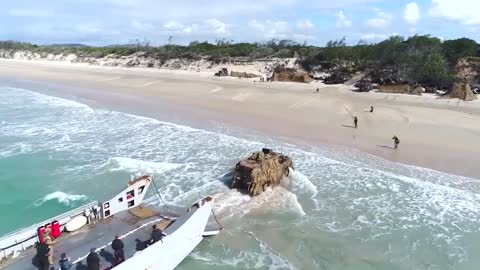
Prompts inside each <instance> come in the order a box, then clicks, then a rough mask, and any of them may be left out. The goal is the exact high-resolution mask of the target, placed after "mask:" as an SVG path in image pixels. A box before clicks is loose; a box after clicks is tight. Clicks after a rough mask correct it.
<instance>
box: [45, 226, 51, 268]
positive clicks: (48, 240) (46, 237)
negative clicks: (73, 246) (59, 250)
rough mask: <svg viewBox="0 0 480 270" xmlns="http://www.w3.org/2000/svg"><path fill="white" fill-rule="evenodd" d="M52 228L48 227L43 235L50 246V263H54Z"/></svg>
mask: <svg viewBox="0 0 480 270" xmlns="http://www.w3.org/2000/svg"><path fill="white" fill-rule="evenodd" d="M50 232H51V229H50V228H46V229H45V233H44V235H43V241H45V244H46V245H47V246H48V249H49V251H48V263H49V264H50V265H53V244H54V242H53V238H52V237H51V236H50Z"/></svg>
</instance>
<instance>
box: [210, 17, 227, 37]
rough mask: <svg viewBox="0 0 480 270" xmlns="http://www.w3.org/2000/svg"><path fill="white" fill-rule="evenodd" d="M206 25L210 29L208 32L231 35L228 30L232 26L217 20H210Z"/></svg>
mask: <svg viewBox="0 0 480 270" xmlns="http://www.w3.org/2000/svg"><path fill="white" fill-rule="evenodd" d="M205 25H206V26H207V27H208V28H209V29H207V31H213V32H215V33H216V34H220V35H226V36H228V35H230V31H229V30H228V28H229V27H230V26H229V25H227V24H226V23H224V22H221V21H219V20H217V19H208V20H206V21H205Z"/></svg>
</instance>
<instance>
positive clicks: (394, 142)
mask: <svg viewBox="0 0 480 270" xmlns="http://www.w3.org/2000/svg"><path fill="white" fill-rule="evenodd" d="M370 112H371V113H373V106H370ZM353 126H354V127H355V128H358V117H356V116H354V117H353ZM392 140H393V146H394V149H398V145H399V144H400V139H398V137H397V136H395V135H394V136H393V138H392Z"/></svg>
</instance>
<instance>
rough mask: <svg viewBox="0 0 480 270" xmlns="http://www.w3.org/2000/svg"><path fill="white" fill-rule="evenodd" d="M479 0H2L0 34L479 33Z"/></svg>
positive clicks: (50, 37)
mask: <svg viewBox="0 0 480 270" xmlns="http://www.w3.org/2000/svg"><path fill="white" fill-rule="evenodd" d="M478 12H480V0H417V1H393V0H239V1H228V0H169V1H166V0H75V1H73V0H16V1H7V2H5V3H2V9H1V10H0V40H21V41H28V42H33V43H40V44H51V43H84V44H90V45H108V44H119V43H127V42H131V41H132V40H134V39H144V38H146V39H148V40H150V41H151V42H152V43H153V44H163V43H166V42H167V41H168V39H169V37H170V36H172V37H173V41H174V42H175V43H181V44H187V43H188V42H190V41H192V40H200V41H205V40H209V41H214V40H217V39H227V40H234V41H266V40H269V39H272V38H277V39H293V40H295V41H298V42H304V41H306V42H307V43H309V44H316V45H324V44H325V43H326V42H327V41H328V40H331V39H337V38H341V37H346V38H347V40H348V42H349V43H352V44H353V43H357V42H358V41H359V40H361V39H363V40H366V41H367V42H377V41H379V40H382V39H384V38H386V37H388V36H391V35H397V34H398V35H403V36H410V35H413V34H431V35H433V36H437V37H440V38H443V39H451V38H458V37H469V38H472V39H475V40H477V41H480V15H477V13H478Z"/></svg>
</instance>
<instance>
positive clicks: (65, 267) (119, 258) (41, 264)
mask: <svg viewBox="0 0 480 270" xmlns="http://www.w3.org/2000/svg"><path fill="white" fill-rule="evenodd" d="M164 236H166V233H164V232H163V231H162V230H161V229H160V228H158V227H157V226H156V225H153V228H152V233H151V238H150V239H149V240H147V241H146V242H145V243H144V244H145V247H147V246H149V245H152V244H154V243H156V242H158V241H162V238H163V237H164ZM111 247H112V249H113V251H114V260H113V262H112V266H111V267H114V266H116V265H119V264H120V263H122V262H124V261H125V251H124V247H125V245H124V244H123V241H122V240H121V237H120V235H118V234H117V235H115V239H114V240H113V241H112V244H111ZM53 250H54V240H53V238H52V237H51V236H50V229H49V228H47V229H46V230H45V233H44V236H43V242H42V243H38V244H37V257H38V260H37V261H38V268H39V270H48V269H49V268H50V266H52V265H53V264H54V262H53ZM100 261H101V260H100V256H99V255H98V253H97V248H91V249H90V253H89V254H88V256H87V268H86V269H87V270H100V266H101V263H100ZM58 264H59V266H60V269H61V270H69V269H72V267H73V263H72V262H71V260H70V258H69V257H67V254H66V253H62V255H61V258H60V260H59V262H58Z"/></svg>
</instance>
